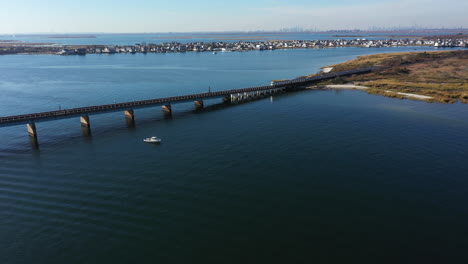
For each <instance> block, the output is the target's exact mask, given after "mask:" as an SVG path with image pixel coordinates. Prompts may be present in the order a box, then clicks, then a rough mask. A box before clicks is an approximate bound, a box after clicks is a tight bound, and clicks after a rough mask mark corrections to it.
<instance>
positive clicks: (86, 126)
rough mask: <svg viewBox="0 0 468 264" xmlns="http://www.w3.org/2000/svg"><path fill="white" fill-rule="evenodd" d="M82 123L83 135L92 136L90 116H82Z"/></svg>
mask: <svg viewBox="0 0 468 264" xmlns="http://www.w3.org/2000/svg"><path fill="white" fill-rule="evenodd" d="M80 123H81V132H82V133H83V136H85V137H90V136H91V123H90V122H89V116H88V115H84V116H80Z"/></svg>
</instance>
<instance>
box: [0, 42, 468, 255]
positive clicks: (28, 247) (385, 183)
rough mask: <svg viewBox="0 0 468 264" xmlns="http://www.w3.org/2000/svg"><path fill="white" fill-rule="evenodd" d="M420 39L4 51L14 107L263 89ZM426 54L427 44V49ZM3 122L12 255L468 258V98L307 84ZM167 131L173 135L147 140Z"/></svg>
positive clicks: (3, 248) (4, 214) (0, 62)
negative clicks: (433, 98)
mask: <svg viewBox="0 0 468 264" xmlns="http://www.w3.org/2000/svg"><path fill="white" fill-rule="evenodd" d="M410 50H413V48H411V49H409V48H388V49H363V48H340V49H325V50H288V51H273V52H246V53H222V54H221V53H220V54H218V55H212V54H208V53H186V54H147V55H143V54H135V55H121V54H119V55H111V56H107V55H87V56H84V57H79V56H69V57H61V56H48V55H35V56H27V55H24V56H23V55H14V56H1V57H0V94H1V96H0V112H1V113H2V114H1V115H2V116H4V115H13V114H21V113H27V112H31V111H47V110H54V109H58V107H61V108H71V107H76V106H84V105H93V104H102V103H112V102H113V101H117V102H120V101H128V100H134V99H143V98H144V99H147V98H152V97H161V96H172V95H180V94H186V93H194V92H202V91H206V90H207V89H208V86H210V87H211V89H212V90H225V89H231V88H240V87H245V86H252V85H264V84H268V83H269V82H270V81H271V80H272V79H281V78H293V77H296V76H300V75H304V74H309V73H314V72H317V71H318V70H319V68H320V67H322V66H326V65H330V64H334V63H338V62H341V61H345V60H348V59H351V58H354V57H356V56H358V55H362V54H369V53H380V52H400V51H410ZM418 50H430V49H427V48H425V49H422V48H419V49H418ZM206 103H207V105H208V107H207V109H205V110H204V111H201V112H194V111H193V105H192V104H190V103H185V104H178V105H174V106H173V110H174V114H173V118H172V119H165V118H164V116H163V115H162V113H161V109H160V108H159V107H155V108H146V109H137V110H136V111H135V114H136V126H135V127H134V128H127V127H126V125H125V122H124V117H123V113H109V114H103V115H93V116H91V126H92V137H83V136H82V135H81V129H80V124H79V121H78V119H77V118H74V119H67V120H59V121H53V122H46V123H37V127H38V134H39V143H40V148H39V150H34V149H32V148H31V146H30V143H29V141H28V136H27V132H26V129H25V127H24V125H21V126H17V127H3V128H0V139H1V140H0V256H1V259H2V261H1V263H8V264H9V263H15V264H16V263H210V262H215V263H241V262H242V263H243V262H247V263H263V262H266V263H298V262H301V263H304V262H307V263H309V262H318V263H338V262H339V263H345V262H346V263H349V262H351V263H362V262H371V261H372V262H382V259H383V257H384V259H383V261H387V262H392V263H395V262H408V263H464V262H466V261H467V260H468V258H467V257H466V248H467V246H468V239H467V236H466V235H465V234H467V233H468V225H467V224H466V223H467V222H468V210H467V209H466V204H467V202H468V198H467V195H466V193H467V191H468V178H467V175H468V174H467V170H468V163H467V162H466V160H467V158H468V140H467V135H468V118H467V116H468V108H467V106H466V105H464V104H460V103H456V104H451V105H445V104H430V103H425V102H419V101H411V100H399V99H391V98H386V97H381V96H376V95H368V94H367V93H365V92H362V91H332V90H320V91H310V90H308V91H300V92H296V93H287V94H282V95H275V96H274V97H272V98H265V99H262V100H258V101H252V102H249V103H245V104H239V105H234V106H223V105H217V104H218V103H219V102H218V101H217V100H210V101H208V102H206ZM152 135H157V136H159V137H161V138H162V139H163V143H162V144H161V145H157V146H155V145H148V144H144V143H143V142H142V138H144V137H147V136H152Z"/></svg>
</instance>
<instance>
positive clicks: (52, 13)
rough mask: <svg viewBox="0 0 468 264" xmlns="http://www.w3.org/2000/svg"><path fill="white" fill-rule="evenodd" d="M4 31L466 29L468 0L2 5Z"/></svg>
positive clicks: (23, 0)
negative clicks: (442, 0) (441, 0)
mask: <svg viewBox="0 0 468 264" xmlns="http://www.w3.org/2000/svg"><path fill="white" fill-rule="evenodd" d="M0 6H2V8H1V9H0V34H20V33H58V34H61V33H62V34H63V33H144V32H161V33H163V32H216V31H259V30H264V31H278V30H280V29H294V28H296V29H301V30H319V31H323V30H338V29H340V30H352V29H361V30H368V29H372V28H387V29H390V28H412V27H414V28H468V16H467V15H466V10H468V1H454V0H446V1H444V2H440V1H434V0H426V1H423V0H396V1H388V0H382V1H379V2H376V1H370V0H355V1H346V0H337V1H333V2H331V1H323V0H320V1H306V0H291V1H284V0H250V1H247V0H238V1H236V2H233V3H226V2H221V1H214V0H203V1H197V2H196V3H194V2H186V1H181V0H173V1H150V0H134V1H124V0H113V1H107V0H105V1H99V2H97V1H91V0H81V1H79V2H78V1H69V0H49V1H44V2H42V3H40V2H39V1H34V0H16V1H6V0H0Z"/></svg>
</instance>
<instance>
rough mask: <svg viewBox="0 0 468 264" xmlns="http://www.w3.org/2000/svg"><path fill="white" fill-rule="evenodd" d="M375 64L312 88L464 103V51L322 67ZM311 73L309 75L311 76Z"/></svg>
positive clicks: (467, 80)
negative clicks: (358, 90) (353, 89)
mask: <svg viewBox="0 0 468 264" xmlns="http://www.w3.org/2000/svg"><path fill="white" fill-rule="evenodd" d="M366 67H376V68H375V69H374V70H373V71H372V72H371V73H367V74H362V75H353V76H349V77H338V78H335V79H333V80H328V81H325V82H322V83H320V84H319V85H317V86H314V87H313V88H318V87H327V88H339V87H340V86H336V85H337V84H340V85H343V84H347V85H343V86H341V87H342V88H356V89H365V90H366V91H367V92H368V93H370V94H380V95H384V96H389V97H396V98H401V99H403V98H410V99H416V100H424V101H427V102H441V103H455V102H462V103H468V50H457V51H434V52H405V53H386V54H377V55H367V56H359V57H357V58H356V59H354V60H351V61H347V62H344V63H340V64H336V65H330V66H327V67H323V71H324V72H328V73H334V72H343V71H349V70H353V69H359V68H366ZM311 76H313V75H311Z"/></svg>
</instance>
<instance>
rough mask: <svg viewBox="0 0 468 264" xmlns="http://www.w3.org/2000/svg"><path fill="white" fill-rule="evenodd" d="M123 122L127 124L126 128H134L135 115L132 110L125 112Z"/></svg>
mask: <svg viewBox="0 0 468 264" xmlns="http://www.w3.org/2000/svg"><path fill="white" fill-rule="evenodd" d="M124 114H125V122H126V123H127V127H134V126H135V113H134V112H133V109H129V110H125V111H124Z"/></svg>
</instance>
